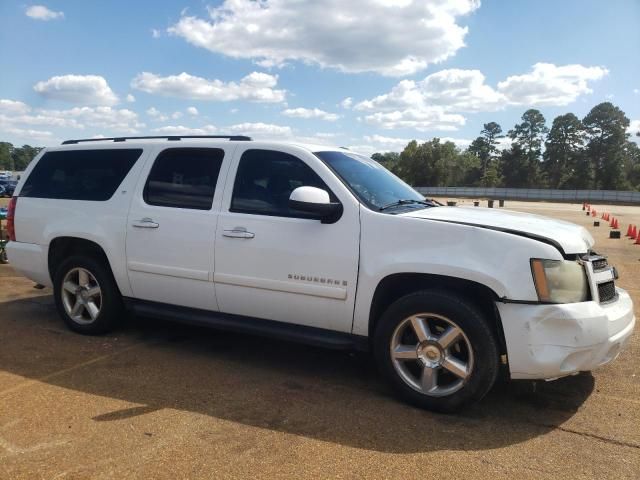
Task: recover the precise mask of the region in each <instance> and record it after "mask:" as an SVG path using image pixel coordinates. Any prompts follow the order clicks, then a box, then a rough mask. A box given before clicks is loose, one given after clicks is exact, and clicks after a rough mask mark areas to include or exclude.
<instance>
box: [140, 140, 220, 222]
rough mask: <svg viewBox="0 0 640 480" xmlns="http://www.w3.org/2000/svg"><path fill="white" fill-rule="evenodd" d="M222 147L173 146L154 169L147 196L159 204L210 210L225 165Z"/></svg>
mask: <svg viewBox="0 0 640 480" xmlns="http://www.w3.org/2000/svg"><path fill="white" fill-rule="evenodd" d="M223 158H224V150H221V149H219V148H170V149H167V150H164V151H163V152H162V153H160V155H158V158H157V159H156V161H155V163H154V164H153V168H152V169H151V173H149V178H148V179H147V184H146V185H145V188H144V200H145V202H147V203H148V204H149V205H158V206H160V207H174V208H191V209H195V210H210V209H211V205H212V203H213V194H214V192H215V189H216V182H217V181H218V173H219V172H220V167H221V166H222V159H223Z"/></svg>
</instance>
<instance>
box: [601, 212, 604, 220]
mask: <svg viewBox="0 0 640 480" xmlns="http://www.w3.org/2000/svg"><path fill="white" fill-rule="evenodd" d="M600 218H601V219H602V220H604V212H602V216H601V217H600Z"/></svg>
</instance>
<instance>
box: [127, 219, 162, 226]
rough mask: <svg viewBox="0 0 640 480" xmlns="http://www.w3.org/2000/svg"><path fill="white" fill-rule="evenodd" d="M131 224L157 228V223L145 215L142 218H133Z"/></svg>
mask: <svg viewBox="0 0 640 480" xmlns="http://www.w3.org/2000/svg"><path fill="white" fill-rule="evenodd" d="M132 225H133V226H134V227H137V228H158V227H159V226H160V224H159V223H156V222H154V221H153V220H152V219H151V218H149V217H145V218H143V219H142V220H135V221H134V222H133V223H132Z"/></svg>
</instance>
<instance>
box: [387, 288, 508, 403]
mask: <svg viewBox="0 0 640 480" xmlns="http://www.w3.org/2000/svg"><path fill="white" fill-rule="evenodd" d="M374 349H375V354H376V358H377V361H378V365H379V367H380V370H381V371H382V373H383V374H384V376H385V377H386V378H387V380H388V381H389V382H390V383H391V384H392V386H393V387H394V388H395V390H396V391H397V392H398V393H399V394H400V396H402V397H403V398H404V399H405V400H407V401H409V402H411V403H413V404H416V405H418V406H420V407H423V408H427V409H430V410H435V411H441V412H452V411H456V410H458V409H460V408H461V407H462V406H464V405H465V404H468V403H470V402H473V401H477V400H479V399H481V398H482V397H483V396H484V395H485V394H486V393H487V392H488V391H489V390H490V389H491V387H492V386H493V384H494V382H495V379H496V375H497V372H498V357H499V354H498V346H497V343H496V339H495V336H494V334H493V332H492V330H491V328H490V327H489V325H488V323H487V321H486V319H485V318H484V317H483V315H482V314H481V313H480V312H479V311H478V310H477V309H476V307H475V306H474V305H473V304H471V303H469V302H467V301H466V300H464V299H462V298H460V297H458V296H456V295H453V294H450V293H448V292H444V291H422V292H417V293H413V294H410V295H407V296H405V297H402V298H400V299H399V300H397V301H396V302H394V303H393V304H392V305H391V306H390V307H389V308H388V309H387V311H386V312H385V313H384V314H383V316H382V318H381V319H380V323H379V325H378V328H377V329H376V332H375V336H374Z"/></svg>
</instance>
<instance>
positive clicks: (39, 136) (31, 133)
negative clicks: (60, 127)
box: [4, 127, 53, 144]
mask: <svg viewBox="0 0 640 480" xmlns="http://www.w3.org/2000/svg"><path fill="white" fill-rule="evenodd" d="M4 130H5V132H6V133H8V134H11V135H15V136H16V137H20V138H24V139H26V140H27V142H33V141H36V142H41V143H44V142H47V143H48V144H51V143H53V142H52V141H53V133H52V132H49V131H46V130H33V129H24V128H16V127H7V128H6V129H4Z"/></svg>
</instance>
